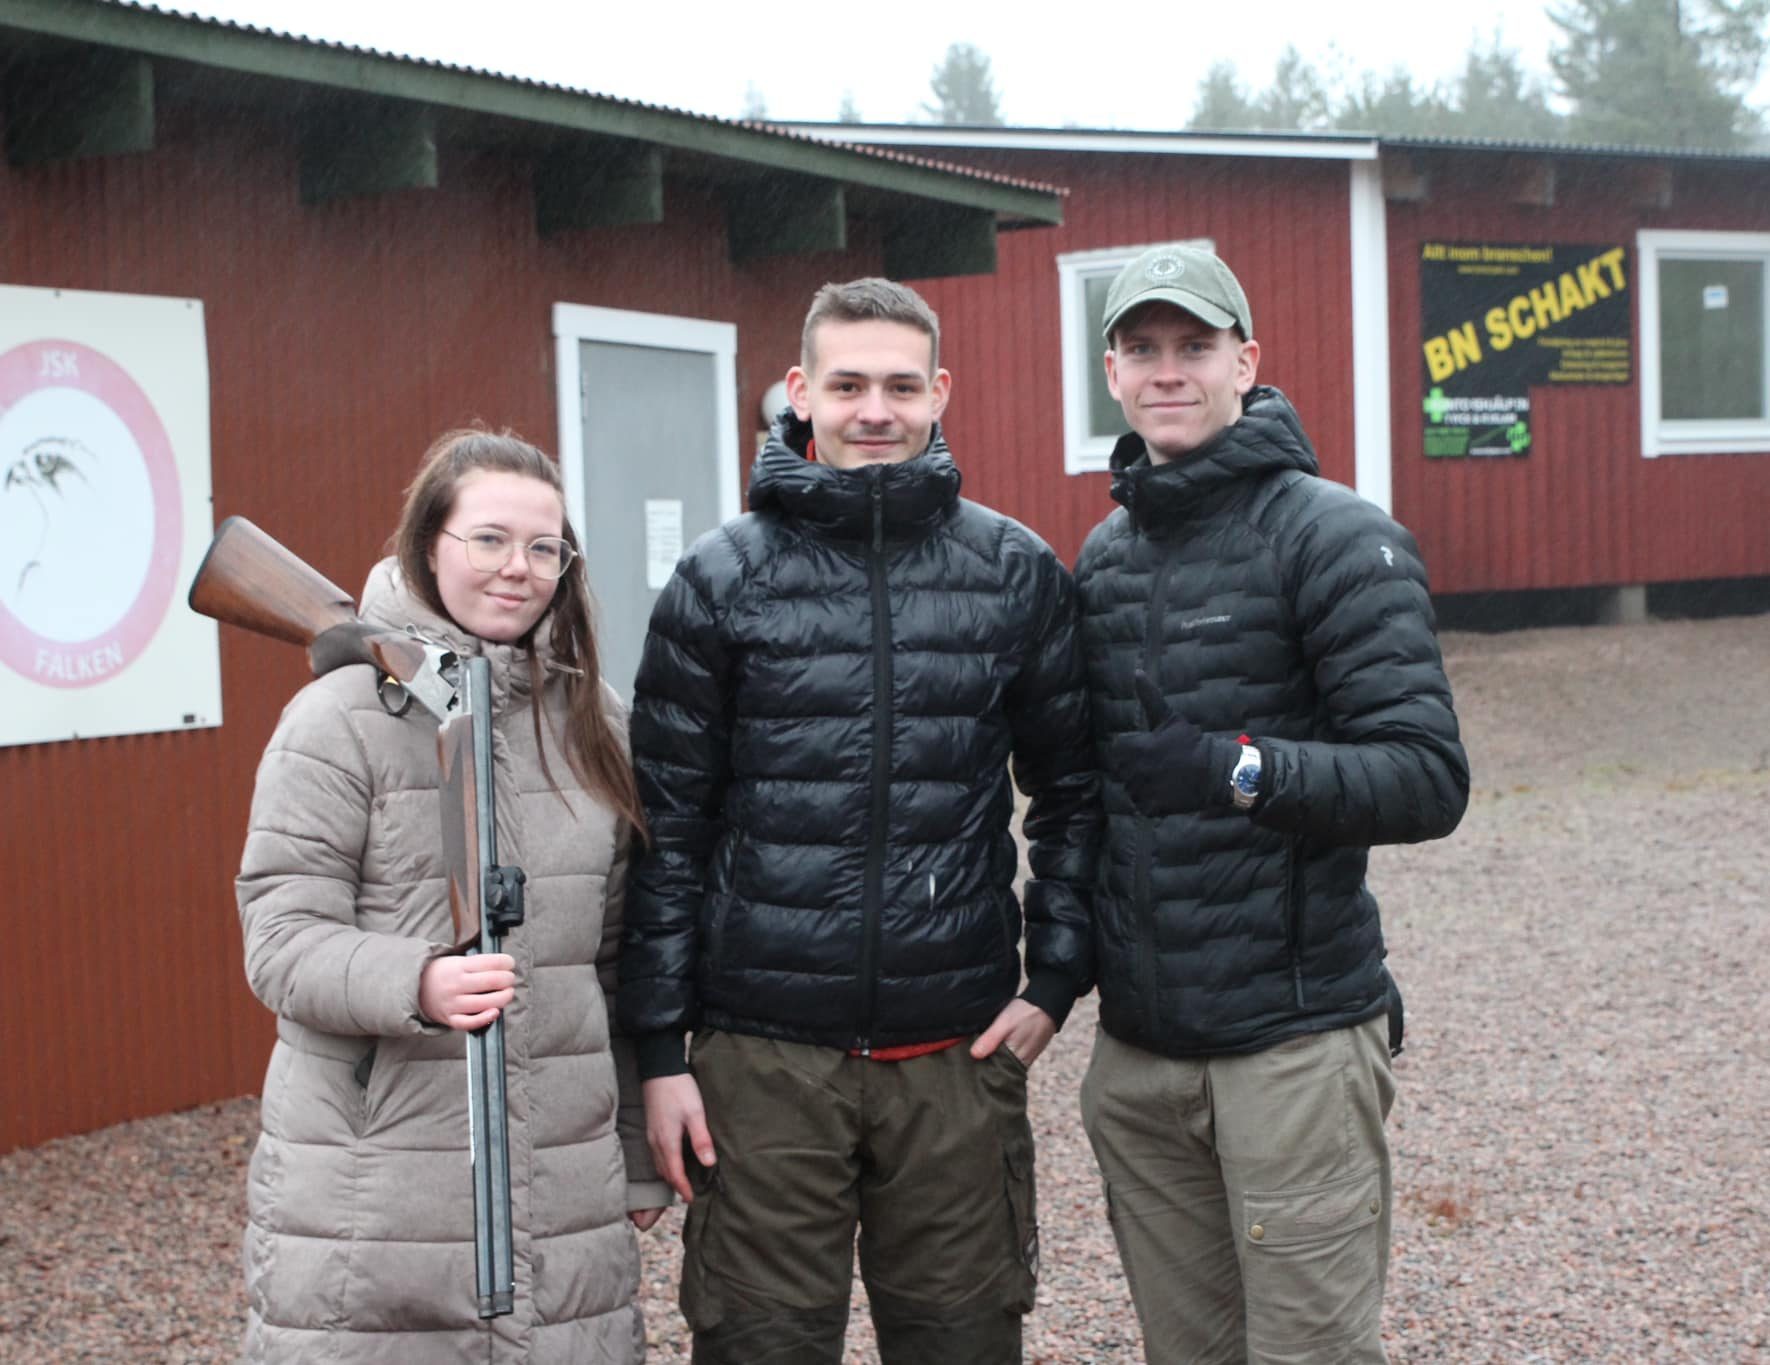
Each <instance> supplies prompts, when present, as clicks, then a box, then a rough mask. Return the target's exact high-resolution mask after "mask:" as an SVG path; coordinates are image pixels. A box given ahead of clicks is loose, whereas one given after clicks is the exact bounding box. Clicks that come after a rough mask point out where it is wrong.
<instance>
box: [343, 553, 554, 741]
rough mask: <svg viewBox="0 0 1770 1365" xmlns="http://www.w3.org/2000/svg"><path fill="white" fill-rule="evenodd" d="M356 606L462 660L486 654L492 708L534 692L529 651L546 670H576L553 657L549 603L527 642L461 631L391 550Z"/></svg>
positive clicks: (370, 618) (373, 620) (368, 617)
mask: <svg viewBox="0 0 1770 1365" xmlns="http://www.w3.org/2000/svg"><path fill="white" fill-rule="evenodd" d="M357 611H358V614H359V615H360V616H361V617H362V619H363V620H365V621H367V622H369V623H370V624H371V625H376V626H382V627H385V628H386V629H389V630H397V631H407V630H410V631H413V632H416V633H417V634H418V635H419V636H421V637H422V638H423V639H425V640H428V641H430V642H431V643H432V644H438V645H441V646H442V647H443V648H444V649H448V650H452V651H453V652H454V653H455V654H456V655H458V656H459V657H461V658H463V659H470V658H473V657H475V656H479V655H483V656H485V659H486V661H487V662H488V663H489V664H490V665H491V669H492V706H493V709H494V710H501V709H502V708H503V705H504V702H505V699H506V698H507V697H510V696H512V695H514V696H518V697H522V698H524V699H526V698H527V697H528V695H529V693H530V691H531V688H530V685H529V663H528V659H529V654H530V652H531V651H532V652H533V653H534V655H535V657H536V659H537V660H539V661H540V664H541V670H542V673H543V675H549V676H550V675H551V674H554V673H571V672H573V671H574V670H573V669H572V668H571V666H570V665H568V664H565V663H562V662H560V661H559V660H558V659H557V658H556V657H555V656H554V652H553V640H552V631H553V608H552V606H551V605H549V607H548V608H547V611H546V612H545V613H543V615H542V616H541V619H540V621H539V622H537V623H536V625H535V628H534V630H533V631H532V632H531V634H530V639H529V643H528V644H527V645H521V644H501V643H499V642H497V641H493V640H482V639H480V637H479V636H477V635H473V634H471V633H469V632H468V631H465V630H463V629H462V628H461V627H460V626H458V625H457V624H456V623H455V622H454V621H453V620H451V619H450V618H449V617H447V616H442V615H440V614H438V613H437V612H434V611H432V610H431V609H430V608H429V607H427V606H425V605H424V603H423V602H422V601H421V600H420V599H419V597H418V594H417V593H415V592H413V591H412V589H411V587H410V585H409V584H407V582H406V579H405V575H404V574H402V573H401V572H400V567H399V560H398V559H397V558H395V557H393V556H391V555H390V556H388V557H387V558H386V559H383V560H382V561H381V562H380V563H379V564H377V565H375V567H374V568H372V569H370V570H369V578H368V581H367V582H366V583H364V584H363V595H362V602H361V604H360V605H359V607H358V608H357Z"/></svg>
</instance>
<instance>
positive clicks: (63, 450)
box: [0, 436, 97, 592]
mask: <svg viewBox="0 0 1770 1365" xmlns="http://www.w3.org/2000/svg"><path fill="white" fill-rule="evenodd" d="M96 459H97V457H96V456H94V455H93V453H92V452H91V451H90V450H88V449H87V448H86V447H85V446H83V445H82V444H80V442H78V441H76V440H72V439H71V438H69V437H66V436H43V437H39V438H38V439H37V440H35V441H32V442H31V443H30V444H29V445H28V446H26V447H25V448H24V453H23V454H21V455H20V456H19V457H18V458H17V459H16V460H14V461H13V462H12V463H11V464H9V465H8V466H7V467H6V473H5V475H4V477H0V495H6V494H11V493H14V492H16V491H18V490H20V489H22V490H24V491H25V492H26V493H29V494H30V495H31V498H32V499H33V500H34V501H35V502H36V504H37V511H38V512H39V513H40V514H41V515H42V518H43V528H42V531H41V532H40V533H39V535H38V536H37V548H36V550H35V551H33V552H32V554H31V557H30V558H29V559H27V560H26V561H25V563H24V567H23V568H21V569H20V570H19V573H18V585H17V587H18V591H20V592H22V591H24V586H25V580H26V579H27V578H29V577H30V574H31V570H32V569H35V568H38V567H39V566H40V565H41V563H42V561H41V560H40V559H39V558H38V556H39V555H41V554H42V553H43V546H44V544H45V542H46V541H47V540H48V538H49V528H50V526H51V524H52V523H53V521H54V511H53V509H52V508H51V506H50V504H49V502H48V500H47V498H46V496H45V495H46V494H54V495H55V496H56V497H57V498H61V497H64V496H65V494H64V493H63V491H62V485H63V484H64V483H65V482H66V481H68V480H70V479H78V480H79V481H80V482H81V483H83V484H86V485H88V486H90V485H91V483H92V480H90V479H88V478H87V477H86V474H85V472H84V470H82V468H81V465H83V464H92V463H96Z"/></svg>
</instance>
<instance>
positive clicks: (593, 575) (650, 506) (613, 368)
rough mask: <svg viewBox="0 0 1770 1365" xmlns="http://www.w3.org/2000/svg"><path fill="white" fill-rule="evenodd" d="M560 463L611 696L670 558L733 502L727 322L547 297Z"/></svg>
mask: <svg viewBox="0 0 1770 1365" xmlns="http://www.w3.org/2000/svg"><path fill="white" fill-rule="evenodd" d="M553 333H554V337H555V344H556V347H557V354H558V358H559V433H560V436H559V439H560V452H559V456H560V464H561V468H562V470H563V472H564V475H565V486H566V507H567V510H568V514H569V515H570V517H571V519H572V524H573V525H574V526H575V527H576V528H577V530H578V534H579V537H580V538H581V539H582V541H583V542H584V560H585V569H586V571H587V572H588V574H589V576H590V590H591V592H592V593H593V594H594V595H595V598H596V609H597V644H598V652H599V654H600V656H601V661H602V674H603V677H605V678H607V679H608V681H609V682H610V683H611V684H612V685H613V686H614V688H615V690H616V691H617V692H619V693H620V694H621V695H622V696H623V697H626V698H629V699H630V698H631V697H632V695H633V677H634V674H635V673H636V672H637V671H638V668H639V655H640V650H641V647H642V646H643V644H644V642H645V630H646V623H647V622H648V621H649V620H650V619H651V610H652V607H653V605H654V604H655V603H656V602H657V600H658V594H659V591H660V590H661V589H662V588H663V586H664V584H665V583H666V582H667V581H668V580H669V577H670V572H671V570H672V569H673V568H674V567H675V563H676V560H677V558H678V557H679V556H680V555H681V553H682V552H683V551H684V550H686V549H687V548H688V547H689V546H690V545H691V544H693V543H694V541H695V539H696V537H698V536H700V535H701V534H702V533H703V532H705V531H709V530H711V529H712V528H713V527H715V526H717V525H718V524H719V523H720V522H721V521H723V520H725V519H726V518H727V517H732V516H736V515H737V513H738V510H739V507H740V501H739V490H738V480H739V469H738V431H737V328H736V327H735V326H734V325H733V324H731V323H727V322H706V321H702V320H700V319H697V318H676V317H667V316H664V315H662V314H657V313H630V312H624V311H620V310H617V309H612V308H586V307H581V306H578V305H575V304H564V303H562V304H555V305H554V308H553Z"/></svg>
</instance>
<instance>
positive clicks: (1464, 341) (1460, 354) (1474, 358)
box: [1449, 322, 1481, 370]
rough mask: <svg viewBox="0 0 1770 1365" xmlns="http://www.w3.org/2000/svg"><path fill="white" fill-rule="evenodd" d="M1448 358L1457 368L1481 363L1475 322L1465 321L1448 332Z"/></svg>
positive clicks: (1460, 368) (1479, 344) (1465, 367)
mask: <svg viewBox="0 0 1770 1365" xmlns="http://www.w3.org/2000/svg"><path fill="white" fill-rule="evenodd" d="M1449 339H1450V358H1451V359H1452V360H1454V361H1456V363H1457V368H1458V369H1459V370H1463V369H1467V368H1468V367H1469V366H1471V365H1479V364H1480V363H1481V342H1480V340H1479V339H1478V338H1477V337H1476V335H1475V324H1474V323H1472V322H1465V323H1464V324H1463V325H1462V326H1461V327H1458V328H1456V329H1454V330H1453V331H1451V332H1450V334H1449Z"/></svg>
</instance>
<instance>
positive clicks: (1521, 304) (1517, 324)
mask: <svg viewBox="0 0 1770 1365" xmlns="http://www.w3.org/2000/svg"><path fill="white" fill-rule="evenodd" d="M1529 302H1530V300H1529V299H1527V298H1526V297H1525V296H1524V295H1522V294H1520V295H1519V296H1518V297H1517V298H1515V299H1513V300H1512V301H1511V302H1510V303H1508V304H1507V305H1506V320H1507V321H1508V322H1510V323H1511V324H1512V335H1513V336H1516V337H1527V336H1530V335H1532V334H1533V333H1534V332H1535V331H1536V323H1534V322H1532V321H1531V319H1530V318H1529V317H1528V316H1527V315H1526V313H1525V305H1526V304H1528V303H1529Z"/></svg>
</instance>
